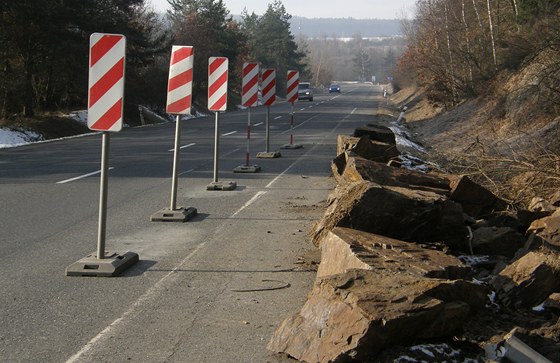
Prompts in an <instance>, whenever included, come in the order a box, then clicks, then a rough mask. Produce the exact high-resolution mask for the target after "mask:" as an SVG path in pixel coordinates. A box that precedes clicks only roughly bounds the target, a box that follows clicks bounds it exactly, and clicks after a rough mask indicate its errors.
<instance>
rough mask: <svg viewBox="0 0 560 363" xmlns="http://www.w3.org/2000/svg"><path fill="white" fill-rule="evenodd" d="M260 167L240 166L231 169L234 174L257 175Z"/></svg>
mask: <svg viewBox="0 0 560 363" xmlns="http://www.w3.org/2000/svg"><path fill="white" fill-rule="evenodd" d="M259 171H261V167H260V166H258V165H240V166H238V167H236V168H235V169H233V172H234V173H258V172H259Z"/></svg>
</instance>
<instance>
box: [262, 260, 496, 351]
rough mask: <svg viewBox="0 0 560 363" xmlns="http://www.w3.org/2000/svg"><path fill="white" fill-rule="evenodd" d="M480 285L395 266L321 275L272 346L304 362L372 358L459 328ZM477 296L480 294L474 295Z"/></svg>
mask: <svg viewBox="0 0 560 363" xmlns="http://www.w3.org/2000/svg"><path fill="white" fill-rule="evenodd" d="M465 295H468V296H469V297H470V302H471V303H474V306H472V308H479V307H481V306H483V304H484V301H485V300H486V295H485V291H484V290H483V288H481V287H480V286H477V285H474V284H470V283H468V282H462V283H461V284H456V282H455V281H449V280H436V279H429V278H424V277H419V276H413V275H410V274H407V273H398V274H395V273H394V272H393V271H388V270H379V271H367V270H351V271H349V272H347V273H344V274H339V275H333V276H328V277H325V278H322V279H318V280H317V281H316V283H315V285H314V288H313V290H312V292H311V293H310V294H309V298H308V300H307V302H306V303H305V305H304V306H303V308H302V309H301V311H300V312H299V313H296V314H295V315H293V316H292V317H290V318H288V319H286V320H285V321H284V322H282V324H281V325H280V327H279V328H278V329H277V330H276V332H275V333H274V335H273V337H272V339H271V341H270V342H269V344H268V349H269V350H271V351H273V352H277V353H285V354H288V355H289V356H291V357H293V358H295V359H297V360H300V361H304V362H342V361H357V362H365V361H371V359H372V358H374V357H375V355H376V354H377V353H378V352H380V351H381V350H383V349H385V348H387V347H389V346H391V345H394V344H407V343H411V342H413V341H415V340H417V339H431V338H437V337H449V336H453V335H454V334H456V333H458V332H459V331H460V330H461V327H462V325H463V323H464V322H465V320H466V319H467V317H468V316H469V313H470V311H471V306H470V305H469V304H468V303H467V302H464V301H462V300H461V298H462V297H464V296H465ZM475 297H477V298H475Z"/></svg>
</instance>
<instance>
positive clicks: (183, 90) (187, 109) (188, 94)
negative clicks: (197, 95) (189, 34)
mask: <svg viewBox="0 0 560 363" xmlns="http://www.w3.org/2000/svg"><path fill="white" fill-rule="evenodd" d="M193 64H194V48H193V47H186V46H178V45H174V46H173V47H172V48H171V61H170V62H169V81H168V83H167V105H166V108H165V111H166V112H167V113H173V114H177V115H185V114H190V113H191V103H192V81H193Z"/></svg>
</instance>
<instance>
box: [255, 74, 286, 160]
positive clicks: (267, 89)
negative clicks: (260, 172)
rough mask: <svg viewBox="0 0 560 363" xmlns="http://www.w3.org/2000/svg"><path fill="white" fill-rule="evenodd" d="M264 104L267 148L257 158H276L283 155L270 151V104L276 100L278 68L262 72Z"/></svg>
mask: <svg viewBox="0 0 560 363" xmlns="http://www.w3.org/2000/svg"><path fill="white" fill-rule="evenodd" d="M262 89H263V104H264V105H265V106H266V119H265V127H266V135H265V137H266V149H265V151H264V152H260V153H258V154H257V158H263V159H274V158H279V157H281V156H282V154H280V153H279V152H278V151H270V106H271V105H272V104H274V102H275V101H276V70H275V69H263V73H262Z"/></svg>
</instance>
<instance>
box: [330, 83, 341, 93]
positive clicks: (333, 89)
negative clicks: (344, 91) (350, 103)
mask: <svg viewBox="0 0 560 363" xmlns="http://www.w3.org/2000/svg"><path fill="white" fill-rule="evenodd" d="M333 92H337V93H340V86H339V85H338V84H334V83H333V84H331V86H330V87H329V93H333Z"/></svg>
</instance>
